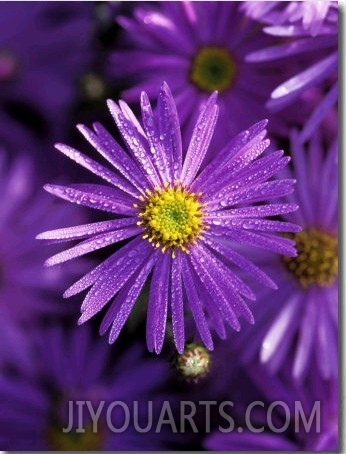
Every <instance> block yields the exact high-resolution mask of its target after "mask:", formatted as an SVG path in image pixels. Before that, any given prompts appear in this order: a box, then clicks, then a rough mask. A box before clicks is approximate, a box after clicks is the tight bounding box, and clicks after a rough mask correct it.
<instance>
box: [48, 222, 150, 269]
mask: <svg viewBox="0 0 346 454" xmlns="http://www.w3.org/2000/svg"><path fill="white" fill-rule="evenodd" d="M141 232H142V229H141V228H140V227H137V226H134V227H126V228H124V229H119V230H116V231H112V232H107V233H102V234H101V235H96V236H93V237H92V238H89V239H87V240H85V241H82V242H81V243H79V244H78V245H77V246H74V247H72V248H70V249H66V250H65V251H63V252H60V253H59V254H56V255H53V256H52V257H50V258H49V259H48V260H47V261H46V263H45V265H46V266H53V265H57V264H59V263H63V262H67V261H68V260H72V259H74V258H76V257H81V256H82V255H85V254H88V253H89V252H94V251H97V250H98V249H102V248H104V247H106V246H109V245H111V244H115V243H118V242H119V241H122V240H126V239H128V238H131V237H133V236H135V235H139V234H140V233H141Z"/></svg>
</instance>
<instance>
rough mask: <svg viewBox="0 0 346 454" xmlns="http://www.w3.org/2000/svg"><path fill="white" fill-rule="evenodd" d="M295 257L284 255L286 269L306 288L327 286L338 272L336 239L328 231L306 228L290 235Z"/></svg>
mask: <svg viewBox="0 0 346 454" xmlns="http://www.w3.org/2000/svg"><path fill="white" fill-rule="evenodd" d="M292 238H293V239H294V240H295V241H296V245H297V252H298V255H297V257H284V262H285V264H286V267H287V269H288V270H289V271H290V272H291V273H293V274H294V276H295V277H296V278H297V279H298V281H299V282H300V284H301V285H302V286H303V287H305V288H307V287H309V286H310V285H313V284H317V285H320V286H322V287H329V286H330V285H332V284H333V282H334V280H335V278H336V276H337V274H338V240H337V238H336V237H335V236H333V235H330V234H329V233H325V232H321V231H319V230H316V229H308V230H304V231H302V232H299V233H296V234H294V235H292Z"/></svg>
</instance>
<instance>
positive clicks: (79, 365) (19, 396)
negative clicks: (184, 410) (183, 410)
mask: <svg viewBox="0 0 346 454" xmlns="http://www.w3.org/2000/svg"><path fill="white" fill-rule="evenodd" d="M36 334H37V336H36V338H35V339H34V341H33V343H32V345H31V350H32V351H31V353H32V358H33V360H32V362H33V364H32V365H31V368H30V370H27V369H26V368H25V367H22V369H21V370H20V371H18V372H16V373H13V372H12V374H9V373H5V372H2V373H1V375H0V426H1V428H0V443H1V447H2V449H5V450H11V451H12V450H13V451H23V450H24V451H42V450H43V451H45V450H48V451H50V450H52V451H55V450H57V451H64V450H66V451H69V452H71V451H75V450H78V451H84V450H88V451H89V450H90V451H98V450H105V451H114V450H138V449H143V448H145V449H147V450H151V449H154V450H161V449H162V450H163V449H164V448H165V446H166V443H167V440H169V434H168V436H167V434H165V431H164V430H163V431H162V433H161V434H153V433H152V432H153V431H151V433H149V432H147V433H139V432H138V431H137V432H136V430H135V427H134V426H133V420H132V419H131V422H130V424H128V427H125V428H124V430H123V431H122V432H120V431H119V432H118V433H116V432H115V431H113V427H114V428H116V429H117V428H121V427H122V426H123V424H124V411H123V410H122V408H121V407H120V410H121V411H119V406H118V407H115V408H114V410H113V411H112V412H109V413H108V416H107V411H108V409H109V408H110V406H111V405H112V403H113V402H119V401H120V402H122V403H123V405H125V406H127V407H128V409H129V411H130V412H131V415H132V414H134V410H133V408H134V402H135V401H137V402H138V408H139V410H138V416H136V417H137V424H138V425H139V427H141V428H143V427H146V425H147V421H148V401H153V402H154V405H157V404H158V403H159V404H160V403H161V401H162V397H161V396H160V395H159V394H157V390H158V389H159V387H160V386H161V385H162V383H164V381H165V378H166V372H168V368H167V365H166V364H165V363H163V362H160V361H158V360H153V359H152V358H145V356H144V353H145V352H144V351H143V349H142V348H141V347H140V346H139V345H133V346H132V347H131V348H129V349H127V350H126V351H125V352H123V353H122V354H121V355H117V356H115V358H113V357H112V356H111V354H110V353H111V350H110V349H109V347H108V346H107V344H106V343H104V342H102V341H101V339H98V340H96V341H95V339H93V337H92V335H91V332H90V330H89V329H88V328H87V327H83V328H81V329H80V330H77V331H75V330H68V329H63V328H62V327H60V326H55V327H50V328H45V329H43V331H40V332H37V333H36ZM113 353H114V352H113ZM15 367H16V368H17V367H18V364H15ZM138 377H140V380H138ZM77 401H83V402H84V405H83V415H82V418H81V419H80V416H79V410H78V409H77V405H78V404H77ZM87 401H89V404H91V406H92V407H91V408H92V410H93V411H94V412H95V413H96V412H97V411H98V409H100V408H101V410H100V412H99V419H98V421H97V425H96V427H95V428H93V423H92V420H91V417H90V413H89V410H88V409H87V408H88V407H87ZM70 402H72V403H73V404H72V405H73V406H72V410H73V412H72V413H71V403H70ZM102 402H104V404H102ZM89 404H88V405H89ZM101 405H102V407H101ZM154 411H155V410H154ZM155 414H156V413H154V415H155ZM109 421H110V422H109ZM71 422H72V424H71ZM110 424H112V426H111V425H110ZM69 426H72V428H71V430H70V431H69V432H66V433H64V432H63V429H66V428H68V427H69ZM153 427H154V428H155V424H153ZM78 428H79V429H81V430H77V429H78Z"/></svg>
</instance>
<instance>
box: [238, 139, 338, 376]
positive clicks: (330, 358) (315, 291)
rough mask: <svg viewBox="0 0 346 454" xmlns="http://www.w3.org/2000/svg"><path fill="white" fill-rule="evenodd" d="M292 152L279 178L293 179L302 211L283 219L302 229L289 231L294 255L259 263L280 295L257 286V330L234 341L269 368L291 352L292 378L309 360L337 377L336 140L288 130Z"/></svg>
mask: <svg viewBox="0 0 346 454" xmlns="http://www.w3.org/2000/svg"><path fill="white" fill-rule="evenodd" d="M291 150H292V157H293V159H292V162H293V165H294V167H293V169H292V170H287V169H286V170H285V172H284V173H283V174H282V175H281V176H285V177H287V178H296V179H297V181H298V183H297V190H296V192H295V197H294V200H295V201H296V202H297V203H298V204H299V207H300V210H299V212H296V213H292V214H289V215H285V217H284V219H285V220H287V221H289V222H297V223H299V225H301V226H302V227H303V231H302V232H299V233H297V234H295V235H293V237H294V239H295V240H296V244H297V250H298V255H297V257H296V258H293V259H292V258H289V257H287V258H285V259H284V260H282V259H280V260H278V261H276V262H275V261H274V262H273V261H272V258H271V259H270V260H271V262H270V263H271V264H270V265H268V267H267V268H266V267H264V268H265V269H266V270H267V271H269V270H271V272H272V275H273V277H274V279H275V282H277V283H278V285H279V288H280V293H275V294H274V293H270V294H268V293H267V292H266V291H263V293H262V292H261V295H260V296H259V297H258V303H257V306H258V308H257V311H256V312H255V319H256V332H255V333H250V332H248V333H244V334H245V336H244V337H243V338H242V339H239V341H240V345H239V346H238V347H241V348H242V350H243V358H244V359H245V360H247V361H250V360H253V358H254V357H255V355H257V354H258V352H259V355H260V360H261V362H262V363H265V364H267V365H268V367H269V368H270V370H271V371H272V372H275V371H277V370H279V369H281V368H282V367H283V366H284V364H285V363H286V362H287V358H288V357H289V356H290V355H291V354H293V365H292V371H291V373H292V375H293V377H294V378H295V379H299V380H301V379H302V378H303V377H304V375H305V374H306V373H307V371H308V370H309V368H310V367H311V363H312V361H313V360H315V361H316V364H317V366H318V370H319V372H320V374H321V375H322V376H323V377H324V378H330V377H335V376H336V375H337V367H338V279H337V272H338V251H337V249H338V237H337V235H338V234H337V229H338V165H337V143H336V141H335V142H334V143H333V144H332V145H331V146H330V148H329V149H328V150H325V148H324V146H323V141H322V138H321V137H320V136H319V135H318V134H316V135H315V137H314V138H313V140H312V141H311V143H310V144H309V147H308V148H307V149H305V148H304V147H303V146H302V144H301V140H300V137H299V135H298V134H297V133H293V134H292V137H291ZM291 199H292V198H288V200H287V201H288V202H291V201H292V200H291ZM264 260H265V259H264ZM256 263H257V264H259V263H261V260H258V261H257V262H256ZM235 342H237V340H235ZM245 344H246V345H245Z"/></svg>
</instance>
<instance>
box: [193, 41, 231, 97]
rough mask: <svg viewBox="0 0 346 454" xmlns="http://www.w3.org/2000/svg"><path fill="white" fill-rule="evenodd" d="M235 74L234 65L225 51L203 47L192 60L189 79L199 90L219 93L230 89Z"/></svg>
mask: <svg viewBox="0 0 346 454" xmlns="http://www.w3.org/2000/svg"><path fill="white" fill-rule="evenodd" d="M235 74H236V64H235V62H234V59H233V58H232V56H231V55H230V53H229V52H228V51H227V50H226V49H224V48H222V47H203V48H202V49H201V50H200V51H199V52H198V54H197V55H196V56H195V58H194V60H193V63H192V67H191V73H190V77H191V81H192V82H193V83H194V84H195V85H196V86H197V87H198V88H199V89H201V90H203V91H206V92H208V93H212V92H213V91H215V90H218V91H219V93H221V92H222V91H224V90H226V89H227V88H229V87H230V85H231V84H232V82H233V80H234V77H235Z"/></svg>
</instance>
